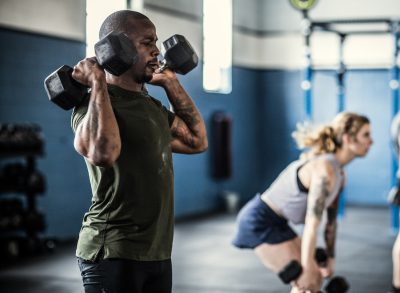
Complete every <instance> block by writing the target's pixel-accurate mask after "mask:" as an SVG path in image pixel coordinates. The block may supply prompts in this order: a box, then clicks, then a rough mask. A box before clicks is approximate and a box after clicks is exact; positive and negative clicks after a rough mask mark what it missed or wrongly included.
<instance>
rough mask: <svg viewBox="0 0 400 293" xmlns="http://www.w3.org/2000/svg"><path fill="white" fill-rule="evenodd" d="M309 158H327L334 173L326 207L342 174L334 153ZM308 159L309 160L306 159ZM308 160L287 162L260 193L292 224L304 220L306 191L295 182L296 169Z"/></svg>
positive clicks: (332, 197) (335, 194)
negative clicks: (333, 182)
mask: <svg viewBox="0 0 400 293" xmlns="http://www.w3.org/2000/svg"><path fill="white" fill-rule="evenodd" d="M311 160H328V161H330V162H331V163H332V166H333V168H334V171H335V175H336V178H337V180H336V183H335V186H334V188H333V190H332V192H331V193H330V194H329V196H328V198H327V199H326V201H325V207H328V206H329V205H331V204H332V202H333V201H334V200H335V198H336V196H337V195H338V192H339V189H340V187H341V185H342V182H343V174H342V172H341V169H340V165H339V162H338V161H337V160H336V157H335V155H334V154H323V155H320V156H317V157H315V158H312V159H311ZM308 161H309V160H308ZM308 161H305V160H296V161H294V162H292V163H291V164H289V166H287V167H286V168H285V169H284V170H283V171H282V172H281V173H280V174H279V176H278V178H276V179H275V181H274V182H273V183H272V184H271V186H270V187H269V188H268V189H267V190H266V191H265V192H264V193H263V194H262V195H261V198H262V199H263V200H266V199H268V200H269V201H270V202H271V203H272V204H273V205H274V206H275V207H277V208H278V209H279V210H280V211H281V213H282V215H283V216H284V217H285V218H286V219H288V220H289V221H291V222H292V223H294V224H302V223H304V222H305V218H306V210H307V196H308V193H306V192H302V191H300V189H299V186H298V183H297V170H298V169H299V168H300V167H301V166H303V165H304V164H306V163H307V162H308Z"/></svg>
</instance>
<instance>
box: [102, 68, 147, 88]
mask: <svg viewBox="0 0 400 293" xmlns="http://www.w3.org/2000/svg"><path fill="white" fill-rule="evenodd" d="M106 79H107V83H108V84H112V85H116V86H118V87H120V88H123V89H125V90H128V91H133V92H141V91H142V90H143V83H137V82H135V81H133V80H132V78H125V77H123V76H114V75H111V74H109V73H107V74H106Z"/></svg>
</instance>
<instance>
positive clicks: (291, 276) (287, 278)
mask: <svg viewBox="0 0 400 293" xmlns="http://www.w3.org/2000/svg"><path fill="white" fill-rule="evenodd" d="M302 272H303V268H302V267H301V264H300V263H299V262H298V261H297V260H292V261H290V262H289V263H288V264H287V265H286V266H285V267H284V268H283V269H282V270H281V271H280V272H279V273H278V277H279V278H280V279H281V280H282V282H283V283H285V284H289V283H290V282H292V281H294V280H296V279H297V278H298V277H300V275H301V273H302Z"/></svg>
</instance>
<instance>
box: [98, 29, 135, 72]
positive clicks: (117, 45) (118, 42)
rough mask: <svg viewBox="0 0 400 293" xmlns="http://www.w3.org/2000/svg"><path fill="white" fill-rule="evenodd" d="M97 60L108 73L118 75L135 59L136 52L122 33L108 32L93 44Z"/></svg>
mask: <svg viewBox="0 0 400 293" xmlns="http://www.w3.org/2000/svg"><path fill="white" fill-rule="evenodd" d="M94 51H95V53H96V58H97V62H98V63H99V65H100V66H102V67H103V68H104V69H105V70H107V71H108V72H109V73H111V74H113V75H116V76H120V75H121V74H122V73H124V72H125V71H127V70H128V69H129V68H130V67H131V66H132V65H133V64H134V63H136V61H137V52H136V49H135V47H134V46H133V44H132V42H131V40H130V39H129V38H128V36H127V35H126V34H124V33H121V32H119V33H117V32H110V33H109V34H108V35H106V36H105V37H104V38H102V39H101V40H100V41H98V42H97V43H96V44H95V45H94Z"/></svg>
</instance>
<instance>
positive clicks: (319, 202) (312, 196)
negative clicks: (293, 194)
mask: <svg viewBox="0 0 400 293" xmlns="http://www.w3.org/2000/svg"><path fill="white" fill-rule="evenodd" d="M328 196H329V190H328V179H327V178H326V177H325V176H323V177H318V178H317V179H316V181H315V182H313V184H312V187H311V188H310V193H309V194H308V197H309V198H308V207H307V215H308V216H312V217H316V218H318V219H319V220H321V218H322V214H323V212H324V208H325V200H326V198H327V197H328Z"/></svg>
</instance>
